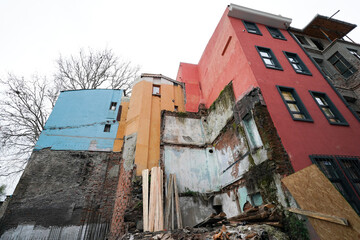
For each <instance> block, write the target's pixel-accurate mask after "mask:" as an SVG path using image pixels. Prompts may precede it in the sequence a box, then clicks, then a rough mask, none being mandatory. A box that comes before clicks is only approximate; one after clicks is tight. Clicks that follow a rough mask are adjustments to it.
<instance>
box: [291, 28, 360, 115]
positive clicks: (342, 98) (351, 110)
mask: <svg viewBox="0 0 360 240" xmlns="http://www.w3.org/2000/svg"><path fill="white" fill-rule="evenodd" d="M287 31H288V33H289V34H290V36H291V37H292V38H293V39H294V40H295V41H296V42H297V44H298V45H299V46H300V48H301V49H302V50H303V51H304V52H305V54H306V56H308V58H310V60H311V62H312V63H313V64H314V65H315V67H316V68H317V69H318V70H319V72H320V73H321V75H322V76H323V77H324V78H325V80H326V81H327V82H328V84H329V85H330V87H331V88H332V89H333V90H334V91H335V93H336V94H337V95H338V97H339V98H340V99H341V101H343V103H344V104H345V106H346V107H347V108H348V109H349V110H350V112H351V113H352V114H353V115H354V117H355V118H356V119H357V120H358V121H359V122H360V118H359V116H358V115H357V114H356V112H355V111H354V110H353V109H352V108H351V106H350V105H349V104H348V102H347V101H346V100H345V98H344V97H343V96H342V95H341V94H340V93H339V91H338V90H337V89H336V88H335V86H334V85H333V84H332V82H331V81H330V79H329V78H328V77H327V76H325V74H324V72H323V71H322V69H321V68H320V66H319V65H318V64H317V62H315V61H314V59H313V58H312V57H311V56H310V55H309V54H308V52H307V51H306V50H305V49H304V48H303V46H302V45H301V43H299V41H298V40H297V38H296V37H295V36H294V34H293V33H292V32H290V31H289V29H287Z"/></svg>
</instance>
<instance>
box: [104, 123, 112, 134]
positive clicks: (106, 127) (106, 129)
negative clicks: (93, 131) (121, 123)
mask: <svg viewBox="0 0 360 240" xmlns="http://www.w3.org/2000/svg"><path fill="white" fill-rule="evenodd" d="M110 128H111V125H110V124H105V127H104V132H110Z"/></svg>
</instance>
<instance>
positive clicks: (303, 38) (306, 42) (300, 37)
mask: <svg viewBox="0 0 360 240" xmlns="http://www.w3.org/2000/svg"><path fill="white" fill-rule="evenodd" d="M295 36H296V38H297V39H298V40H299V42H300V43H301V44H303V45H310V44H309V42H308V41H307V40H306V39H305V37H303V36H300V35H295Z"/></svg>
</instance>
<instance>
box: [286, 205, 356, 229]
mask: <svg viewBox="0 0 360 240" xmlns="http://www.w3.org/2000/svg"><path fill="white" fill-rule="evenodd" d="M287 210H288V211H289V212H293V213H297V214H301V215H304V216H308V217H312V218H317V219H321V220H324V221H328V222H333V223H337V224H341V225H344V226H348V225H349V224H348V221H347V220H346V219H345V218H341V217H335V216H331V215H327V214H322V213H318V212H314V211H307V210H302V209H297V208H288V209H287Z"/></svg>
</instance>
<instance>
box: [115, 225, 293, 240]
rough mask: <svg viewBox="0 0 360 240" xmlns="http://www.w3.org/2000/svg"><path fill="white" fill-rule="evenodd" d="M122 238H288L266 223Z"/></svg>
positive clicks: (264, 239)
mask: <svg viewBox="0 0 360 240" xmlns="http://www.w3.org/2000/svg"><path fill="white" fill-rule="evenodd" d="M121 239H122V240H137V239H150V240H177V239H183V240H190V239H191V240H233V239H237V240H239V239H243V240H288V239H289V238H288V237H287V235H286V234H285V233H284V232H282V231H281V230H279V228H276V227H272V226H269V225H266V224H261V225H259V224H254V225H244V226H242V225H240V224H239V225H238V226H236V225H235V224H229V225H222V226H217V227H208V228H204V227H201V228H190V227H186V228H184V229H176V230H172V231H163V232H135V233H127V234H125V235H124V236H123V237H122V238H121Z"/></svg>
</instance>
